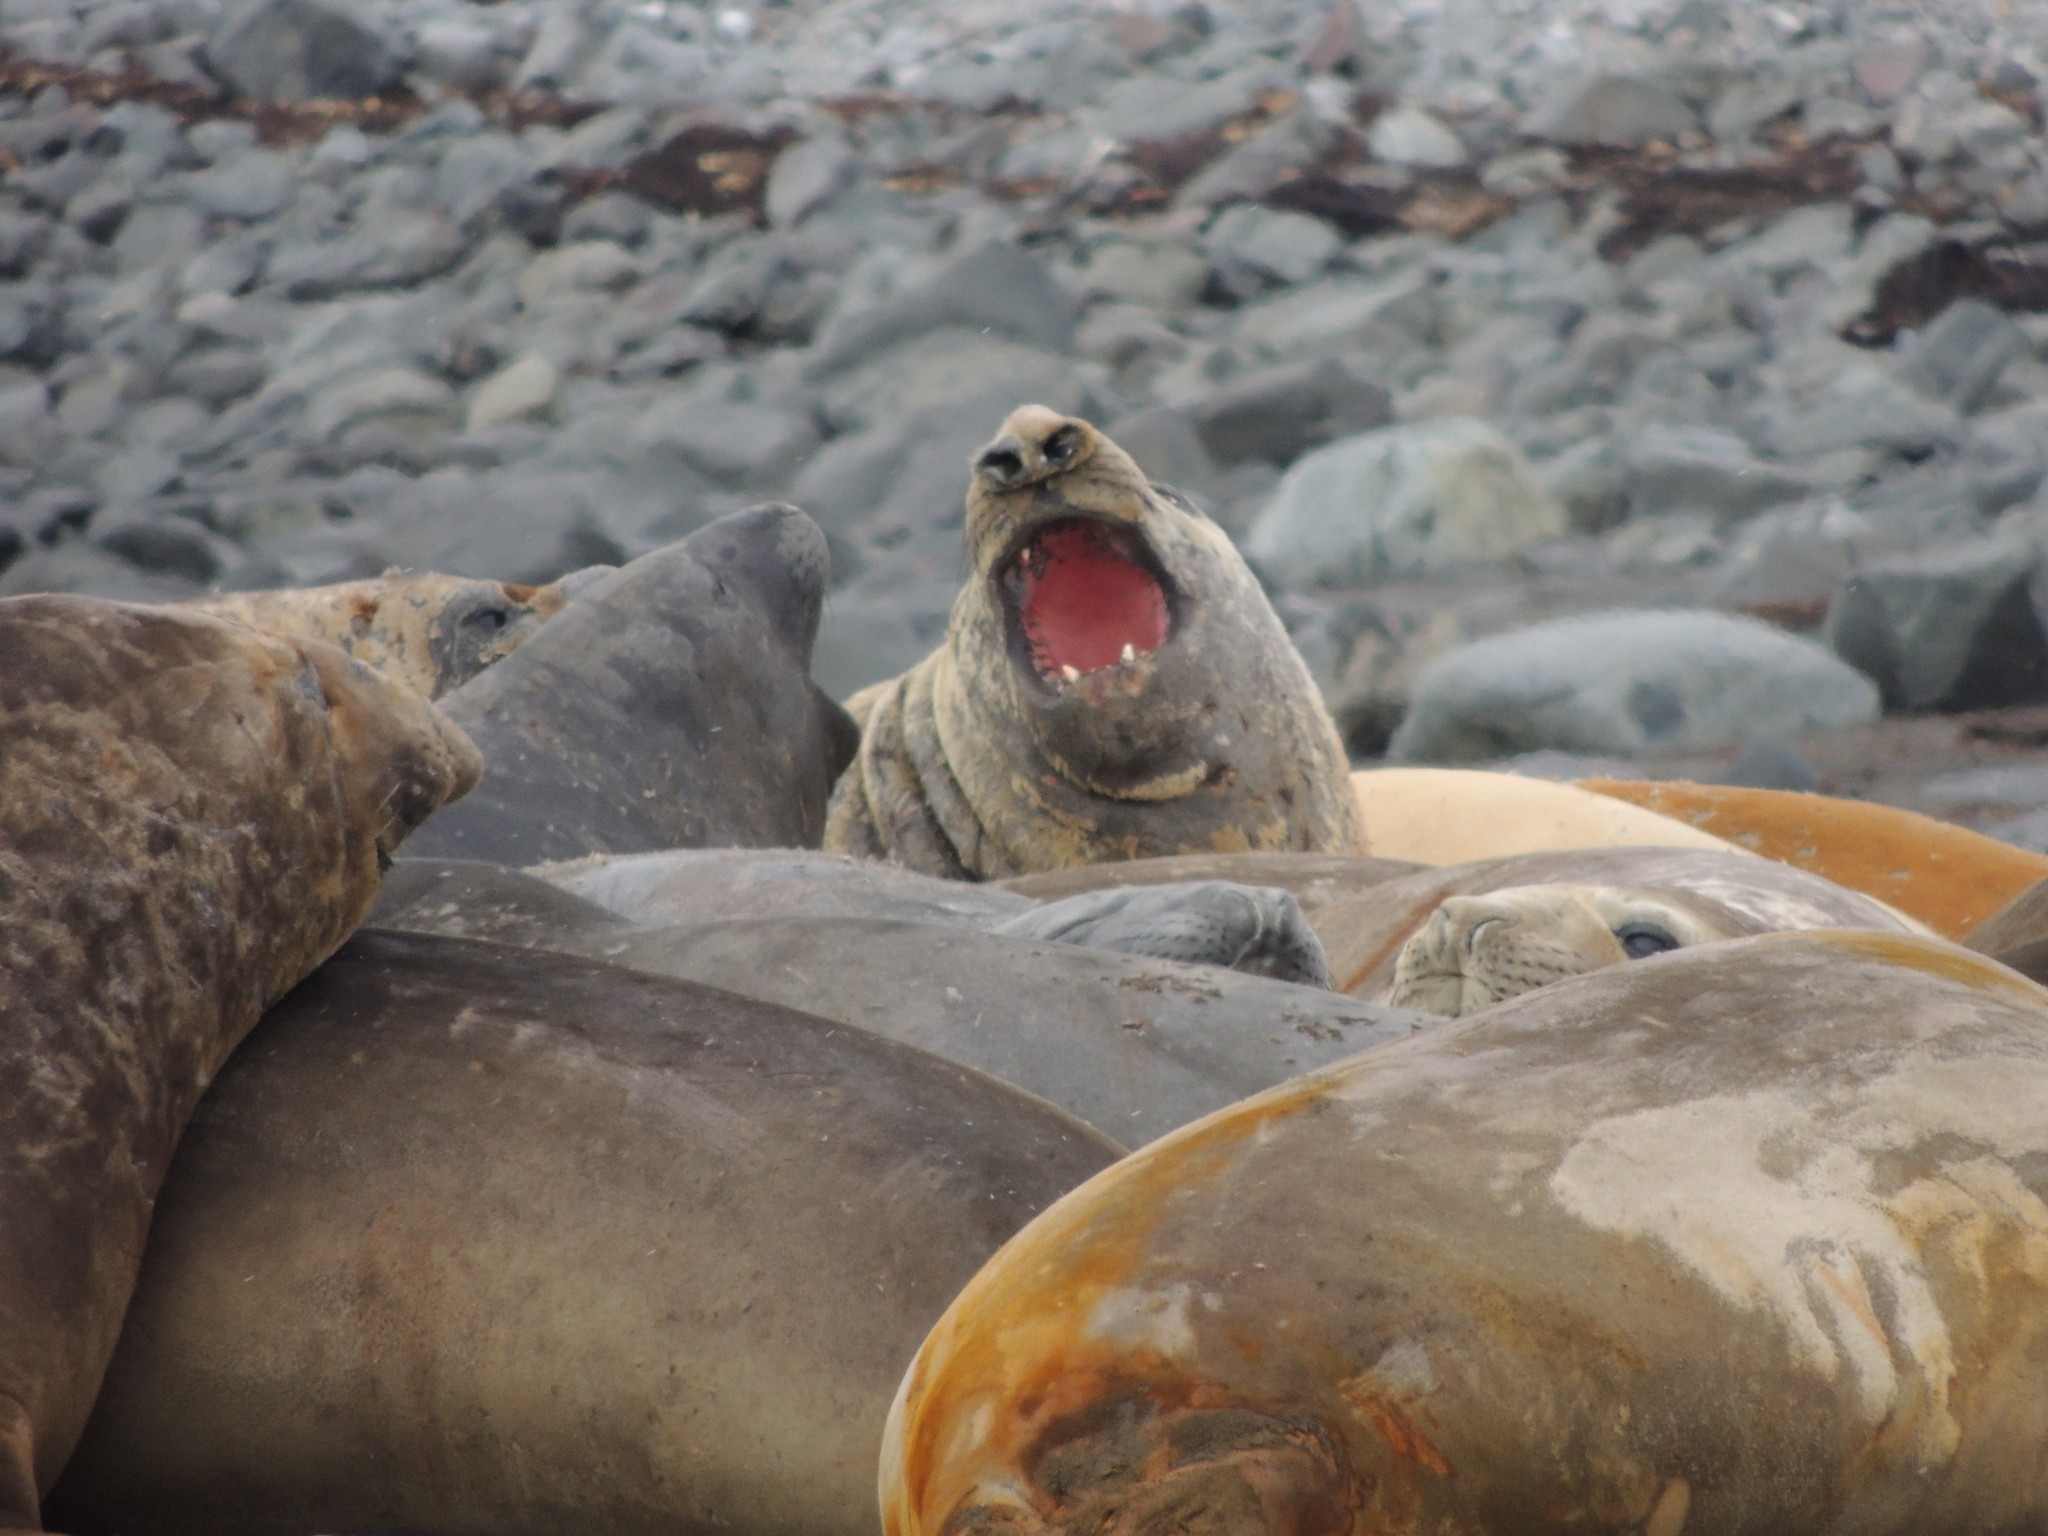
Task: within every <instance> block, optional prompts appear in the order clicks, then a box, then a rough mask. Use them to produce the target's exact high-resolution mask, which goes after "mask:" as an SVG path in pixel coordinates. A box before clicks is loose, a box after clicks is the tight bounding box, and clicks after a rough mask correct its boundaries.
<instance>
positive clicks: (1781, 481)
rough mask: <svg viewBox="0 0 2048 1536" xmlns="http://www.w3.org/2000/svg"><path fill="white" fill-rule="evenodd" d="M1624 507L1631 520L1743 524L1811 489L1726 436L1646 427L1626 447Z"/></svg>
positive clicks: (1710, 429) (1802, 478)
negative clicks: (1652, 517) (1696, 517)
mask: <svg viewBox="0 0 2048 1536" xmlns="http://www.w3.org/2000/svg"><path fill="white" fill-rule="evenodd" d="M1627 452H1628V480H1627V485H1628V501H1629V510H1630V512H1631V513H1633V514H1634V515H1636V516H1642V515H1644V514H1646V513H1647V514H1659V513H1667V512H1705V513H1708V514H1709V515H1711V516H1713V517H1715V518H1717V519H1721V520H1731V521H1732V520H1734V519H1738V518H1745V517H1748V516H1750V515H1752V514H1753V513H1757V512H1761V511H1763V510H1764V509H1765V508H1766V507H1774V506H1777V505H1779V504H1780V503H1783V502H1787V501H1797V500H1799V499H1800V498H1801V497H1804V496H1807V495H1810V494H1812V493H1813V491H1814V490H1815V489H1816V487H1815V485H1814V483H1813V481H1812V480H1811V479H1809V478H1808V477H1807V476H1805V475H1802V474H1800V473H1798V472H1797V471H1795V470H1792V469H1788V468H1786V467H1785V466H1784V465H1782V464H1769V463H1765V462H1764V461H1763V460H1761V459H1758V458H1757V457H1756V456H1755V455H1754V454H1752V453H1751V452H1750V451H1749V445H1748V444H1746V443H1745V442H1743V440H1742V439H1741V438H1739V437H1737V436H1736V435H1735V434H1734V433H1732V432H1723V431H1720V430H1717V429H1716V428H1713V427H1706V426H1663V425H1657V426H1650V427H1645V428H1643V429H1642V430H1641V431H1640V432H1637V433H1635V434H1634V435H1633V436H1632V438H1631V439H1630V441H1629V443H1628V450H1627Z"/></svg>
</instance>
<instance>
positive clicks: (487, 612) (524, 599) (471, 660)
mask: <svg viewBox="0 0 2048 1536" xmlns="http://www.w3.org/2000/svg"><path fill="white" fill-rule="evenodd" d="M184 606H187V607H192V608H198V609H200V610H202V611H204V612H207V613H211V614H215V615H217V616H218V617H220V618H224V619H233V620H235V621H236V622H237V623H241V624H248V625H252V626H254V627H255V628H257V629H260V630H264V631H265V632H267V633H269V634H273V635H284V636H287V637H290V638H292V639H299V640H325V641H327V642H328V643H329V644H331V645H338V646H340V647H341V648H342V649H343V650H344V651H347V652H348V653H349V655H351V656H353V657H355V658H356V660H358V661H363V662H368V663H369V664H370V665H371V666H373V667H375V668H376V669H377V670H378V671H380V672H388V673H389V674H390V675H391V676H393V677H395V678H397V679H398V680H399V681H400V682H402V683H406V684H408V685H409V686H411V687H413V688H416V689H418V690H419V691H420V692H421V693H423V694H425V695H426V696H427V697H428V698H430V699H438V698H440V697H441V695H442V694H444V693H447V692H448V691H450V690H451V689H454V688H459V687H461V686H462V684H464V683H466V682H468V681H469V680H470V679H471V678H472V677H475V676H476V675H477V674H478V673H479V672H481V671H483V670H484V668H486V667H488V666H490V665H491V664H492V663H493V662H497V661H502V660H503V659H504V658H505V657H507V656H509V655H511V654H512V653H513V652H514V651H516V650H517V649H519V647H520V646H521V645H523V644H525V643H526V641H527V640H529V639H531V638H532V636H533V634H534V632H535V631H536V630H537V629H539V628H540V626H541V625H542V624H543V623H545V622H546V621H547V620H549V619H551V618H553V617H554V616H555V615H556V614H557V613H559V612H560V611H561V609H562V593H561V590H560V588H559V587H556V586H547V587H529V586H521V585H517V584H515V583H512V582H505V581H479V580H475V579H472V578H470V577H467V576H439V575H435V574H434V573H432V572H429V571H399V570H390V571H386V572H385V573H384V574H383V575H382V576H379V577H376V578H375V579H373V580H370V581H344V582H337V583H335V584H333V585H332V586H325V587H286V588H279V589H276V590H273V591H263V592H222V593H218V594H216V595H215V596H213V597H203V598H197V599H195V600H193V601H192V602H191V603H189V604H186V605H184Z"/></svg>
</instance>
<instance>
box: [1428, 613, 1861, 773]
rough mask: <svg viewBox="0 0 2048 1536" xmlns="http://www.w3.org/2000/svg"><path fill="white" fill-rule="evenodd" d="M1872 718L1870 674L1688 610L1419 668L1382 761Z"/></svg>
mask: <svg viewBox="0 0 2048 1536" xmlns="http://www.w3.org/2000/svg"><path fill="white" fill-rule="evenodd" d="M1877 714H1878V693H1877V689H1876V687H1875V686H1874V685H1873V684H1872V683H1871V682H1870V680H1869V679H1868V678H1866V677H1865V676H1863V674H1862V673H1860V672H1858V671H1857V670H1856V669H1855V668H1854V667H1851V666H1849V665H1848V664H1847V663H1846V662H1844V661H1842V660H1841V659H1840V658H1838V657H1836V656H1833V655H1831V654H1829V652H1828V651H1827V650H1826V649H1825V648H1824V647H1822V646H1820V645H1816V644H1815V643H1814V642H1812V641H1810V640H1802V639H1800V638H1798V637H1797V636H1794V635H1788V634H1786V633H1784V632H1783V631H1781V630H1777V629H1773V628H1772V627H1771V626H1770V625H1768V624H1764V623H1762V622H1760V621H1758V620H1755V619H1747V618H1737V617H1734V616H1732V615H1729V614H1722V613H1707V612H1697V611H1682V612H1663V613H1658V612H1631V613H1603V614H1593V615H1589V616H1585V617H1580V618H1569V619H1556V620H1553V621H1551V622H1549V623H1546V624H1537V625H1534V626H1532V627H1530V628H1528V629H1521V630H1513V631H1510V632H1509V633H1507V634H1500V635H1492V636H1489V637H1488V638H1486V639H1484V640H1478V641H1475V642H1473V643H1472V644H1470V645H1466V646H1462V647H1460V648H1459V649H1457V650H1455V651H1452V652H1450V653H1449V654H1448V655H1446V656H1443V657H1441V658H1439V659H1438V660H1437V661H1435V662H1433V663H1432V664H1431V665H1429V666H1428V667H1426V668H1425V669H1424V670H1423V672H1422V675H1421V676H1420V677H1419V678H1417V680H1416V685H1415V702H1414V704H1413V706H1412V707H1411V708H1410V710H1409V712H1408V717H1407V718H1406V719H1405V720H1403V721H1402V722H1401V726H1400V729H1399V730H1397V731H1395V733H1394V739H1393V741H1392V743H1391V744H1390V746H1389V747H1388V750H1387V755H1388V756H1389V757H1390V758H1392V759H1394V760H1395V761H1398V762H1436V763H1456V762H1476V761H1483V760H1486V759H1490V758H1499V757H1508V756H1512V755H1513V754H1515V753H1517V752H1535V751H1542V750H1545V749H1548V750H1553V751H1561V752H1602V753H1614V754H1618V755H1621V756H1625V757H1634V756H1638V755H1640V754H1642V753H1645V752H1653V751H1654V752H1711V751H1715V750H1717V749H1719V748H1723V747H1729V746H1734V745H1737V744H1739V743H1743V742H1749V741H1757V740H1773V739H1782V738H1784V737H1787V736H1791V735H1794V734H1796V733H1797V732H1800V731H1805V730H1815V729H1826V728H1839V727H1844V726H1852V725H1861V724H1864V723H1866V722H1868V721H1871V720H1873V719H1875V718H1876V717H1877Z"/></svg>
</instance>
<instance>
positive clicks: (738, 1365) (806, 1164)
mask: <svg viewBox="0 0 2048 1536" xmlns="http://www.w3.org/2000/svg"><path fill="white" fill-rule="evenodd" d="M557 894H559V893H557ZM564 899H565V900H567V899H569V898H564ZM1120 1150H1121V1149H1120V1148H1119V1147H1118V1146H1117V1145H1116V1144H1115V1143H1114V1142H1112V1141H1110V1140H1109V1139H1107V1138H1105V1137H1101V1136H1098V1135H1096V1134H1095V1133H1094V1132H1092V1131H1090V1130H1088V1129H1086V1128H1085V1127H1083V1126H1081V1125H1079V1124H1077V1123H1075V1122H1074V1121H1073V1120H1071V1119H1069V1118H1068V1117H1067V1116H1065V1115H1063V1114H1061V1113H1060V1112H1059V1111H1058V1110H1056V1109H1054V1108H1052V1106H1050V1105H1048V1104H1045V1103H1043V1102H1041V1101H1039V1100H1037V1099H1034V1098H1032V1097H1031V1096H1030V1095H1028V1094H1023V1093H1019V1092H1017V1091H1016V1090H1015V1089H1013V1088H1009V1087H1006V1086H1004V1085H1003V1084H1001V1083H997V1082H994V1081H992V1080H990V1079H989V1078H987V1077H984V1076H982V1075H981V1074H980V1073H978V1072H972V1071H969V1070H967V1069H965V1068H963V1067H959V1066H956V1065H954V1064H953V1063H951V1062H946V1061H940V1060H939V1059H938V1058H936V1057H933V1056H927V1055H925V1054H924V1053H923V1052H921V1051H914V1050H908V1049H905V1048H904V1047H903V1046H900V1045H897V1044H895V1043H893V1042H891V1041H888V1040H883V1039H880V1038H878V1037H877V1036H874V1035H871V1034H868V1033H866V1032H864V1031H861V1030H855V1029H847V1028H845V1027H844V1026H843V1025H834V1024H830V1023H827V1022H826V1021H824V1020H822V1019H815V1018H809V1017H806V1016H804V1015H802V1014H798V1013H793V1012H791V1011H790V1010H788V1009H785V1008H776V1007H772V1006H770V1005H768V1004H766V1003H759V1002H754V1001H751V1000H749V999H747V998H742V997H735V996H734V995H733V994H731V993H730V992H721V991H716V990H713V989H712V988H709V987H700V986H692V985H690V984H689V983H687V982H681V981H671V980H668V979H666V978H664V977H659V976H647V975H640V974H636V973H634V972H631V971H626V970H621V969H619V968H617V967H614V966H608V965H597V964H592V963H591V962H589V961H587V960H580V959H573V958H571V957H569V956H566V955H559V954H544V953H539V952H535V951H531V950H520V949H512V948H508V947H505V946H501V945H496V944H484V943H476V942H471V941H467V940H461V939H445V938H434V937H428V936H425V935H418V934H391V933H377V932H365V933H361V934H358V935H357V936H356V937H355V938H353V939H352V940H350V941H349V943H348V945H347V946H346V947H345V948H344V949H343V950H342V951H341V953H340V954H339V955H337V956H336V957H335V958H334V959H333V960H332V961H330V962H329V963H328V964H327V965H325V966H323V967H322V968H321V969H320V971H319V973H318V974H317V975H315V976H314V977H313V978H312V979H311V980H310V981H308V982H307V983H306V984H305V985H304V986H302V987H300V988H299V989H298V990H297V991H295V992H293V993H292V995H291V996H290V997H289V998H287V999H285V1001H284V1002H282V1003H281V1004H279V1005H278V1007H276V1008H275V1009H273V1010H272V1011H271V1013H270V1016H269V1017H268V1018H266V1019H265V1020H264V1021H263V1024H262V1026H261V1027H260V1028H259V1029H258V1030H257V1031H256V1032H255V1034H253V1035H252V1036H251V1037H250V1038H249V1041H248V1043H247V1044H246V1045H244V1046H243V1048H242V1049H241V1050H240V1051H239V1052H237V1053H236V1055H235V1058H234V1060H233V1061H231V1062H230V1063H229V1064H228V1066H227V1070H226V1071H224V1072H223V1073H222V1074H221V1077H220V1081H219V1082H218V1083H217V1084H215V1086H214V1087H213V1088H212V1090H211V1091H209V1092H208V1094H207V1096H206V1098H205V1100H204V1101H203V1102H202V1103H201V1104H200V1107H199V1112H198V1114H197V1116H195V1118H194V1119H193V1122H192V1129H191V1131H190V1133H189V1134H188V1136H187V1137H186V1141H185V1145H184V1146H183V1147H182V1148H180V1150H179V1155H178V1158H177V1161H176V1163H175V1164H174V1165H173V1167H172V1170H171V1176H170V1179H169V1181H168V1182H167V1183H166V1185H165V1187H164V1193H163V1199H162V1202H161V1205H160V1209H159V1212H158V1216H157V1221H156V1225H155V1228H154V1230H153V1231H152V1232H151V1233H150V1243H149V1253H148V1257H147V1259H146V1261H145V1262H144V1265H143V1271H142V1279H141V1281H140V1283H139V1285H138V1286H137V1288H136V1292H135V1302H134V1306H133V1309H132V1311H131V1313H130V1316H129V1319H128V1323H127V1325H126V1326H125V1328H124V1329H123V1331H122V1335H121V1346H120V1349H119V1351H118V1352H117V1353H116V1355H115V1359H114V1364H113V1367H112V1369H111V1370H110V1371H109V1372H108V1374H107V1384H106V1389H105V1391H104V1392H103V1393H102V1394H101V1397H100V1401H99V1403H98V1405H97V1407H96V1408H95V1409H94V1411H93V1418H92V1423H91V1425H90V1426H89V1427H88V1429H87V1430H86V1433H85V1437H84V1439H83V1441H82V1442H81V1443H80V1446H79V1449H78V1454H77V1457H76V1458H75V1459H74V1461H73V1463H72V1465H71V1468H70V1469H69V1471H68V1472H67V1474H66V1476H65V1479H64V1481H63V1482H62V1483H61V1484H60V1485H59V1486H58V1488H57V1490H56V1492H55V1493H54V1494H53V1495H52V1498H51V1512H52V1514H53V1516H54V1517H55V1518H57V1519H59V1520H62V1521H64V1522H65V1524H64V1526H63V1527H62V1528H63V1529H66V1530H74V1531H86V1532H108V1531H119V1532H125V1533H133V1536H171V1533H192V1536H304V1533H306V1532H311V1531H393V1532H397V1531H403V1532H409V1533H412V1536H479V1533H482V1532H490V1533H493V1536H559V1533H564V1532H598V1531H603V1532H607V1533H611V1536H682V1533H710V1532H723V1533H726V1536H873V1532H874V1528H875V1511H874V1502H873V1498H874V1496H873V1488H874V1475H875V1459H876V1455H877V1453H878V1450H879V1446H880V1442H881V1431H882V1422H883V1418H884V1416H885V1415H886V1413H887V1411H888V1406H889V1394H890V1393H891V1391H893V1390H894V1388H895V1385H896V1381H897V1379H898V1377H900V1376H901V1375H902V1372H903V1368H904V1366H905V1365H906V1364H907V1363H908V1361H909V1359H910V1356H911V1354H912V1352H913V1351H915V1349H916V1348H917V1343H918V1340H919V1339H920V1338H922V1337H923V1335H924V1332H925V1330H926V1329H927V1328H929V1327H930V1326H931V1323H932V1321H933V1320H934V1319H935V1318H936V1317H937V1316H938V1315H939V1313H940V1311H941V1310H943V1308H944V1307H945V1305H946V1303H947V1301H948V1300H949V1299H951V1297H952V1296H953V1295H954V1293H955V1292H956V1291H958V1290H959V1288H960V1287H961V1285H963V1284H964V1283H965V1282H966V1281H967V1279H968V1278H969V1277H970V1276H971V1275H972V1274H973V1273H974V1271H975V1270H976V1269H977V1268H978V1267H979V1266H980V1264H981V1263H982V1261H983V1260H984V1259H986V1258H987V1257H988V1255H989V1254H990V1253H992V1252H994V1250H995V1248H996V1247H997V1245H998V1244H1000V1243H1001V1242H1002V1241H1003V1239H1004V1238H1006V1237H1008V1236H1009V1235H1010V1234H1011V1233H1012V1232H1014V1231H1016V1230H1017V1228H1018V1227H1020V1226H1022V1225H1023V1224H1024V1222H1025V1221H1026V1220H1027V1219H1028V1218H1029V1217H1031V1216H1032V1215H1034V1214H1036V1213H1037V1212H1038V1211H1039V1210H1041V1209H1043V1208H1044V1207H1045V1206H1046V1205H1048V1204H1050V1203H1051V1202H1052V1200H1053V1199H1054V1198H1056V1197H1057V1196H1059V1195H1061V1194H1063V1193H1065V1192H1066V1191H1067V1190H1068V1189H1071V1188H1072V1187H1073V1186H1074V1185H1076V1184H1078V1183H1080V1182H1081V1181H1082V1180H1083V1179H1085V1178H1087V1177H1088V1176H1089V1175H1091V1174H1093V1173H1095V1172H1096V1171H1097V1170H1099V1169H1101V1168H1102V1167H1104V1166H1106V1165H1107V1164H1108V1163H1110V1162H1111V1161H1112V1160H1114V1159H1115V1157H1116V1156H1117V1155H1118V1153H1119V1151H1120Z"/></svg>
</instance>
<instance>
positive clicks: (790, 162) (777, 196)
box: [763, 134, 860, 229]
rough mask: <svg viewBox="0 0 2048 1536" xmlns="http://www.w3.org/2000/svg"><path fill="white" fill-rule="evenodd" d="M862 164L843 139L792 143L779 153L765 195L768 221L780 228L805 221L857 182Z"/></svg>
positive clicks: (791, 226) (822, 138)
mask: <svg viewBox="0 0 2048 1536" xmlns="http://www.w3.org/2000/svg"><path fill="white" fill-rule="evenodd" d="M859 170H860V164H859V162H858V161H857V160H855V158H854V155H853V151H852V150H851V149H849V148H847V146H846V142H845V140H843V139H840V138H837V137H835V136H832V135H829V134H827V135H821V136H819V137H817V138H813V139H804V140H802V141H801V142H799V143H796V144H792V145H791V146H790V147H789V148H788V149H785V150H784V151H783V152H782V153H781V154H779V155H777V156H776V157H775V167H774V169H773V170H771V171H770V172H769V173H768V187H767V191H766V192H765V194H764V196H763V205H764V206H765V208H766V209H767V213H768V222H769V223H771V224H773V225H774V226H775V227H776V228H778V229H790V228H794V227H795V226H796V225H798V224H801V223H802V222H803V221H804V220H805V219H806V218H808V217H809V216H810V215H811V214H814V213H816V212H818V211H819V210H820V209H823V208H825V207H826V206H828V205H829V204H830V203H831V202H832V200H833V199H834V198H836V197H838V196H839V194H840V193H842V192H844V191H845V190H846V189H847V188H848V187H850V186H852V185H853V182H854V178H855V176H856V175H857V174H858V173H859Z"/></svg>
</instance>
